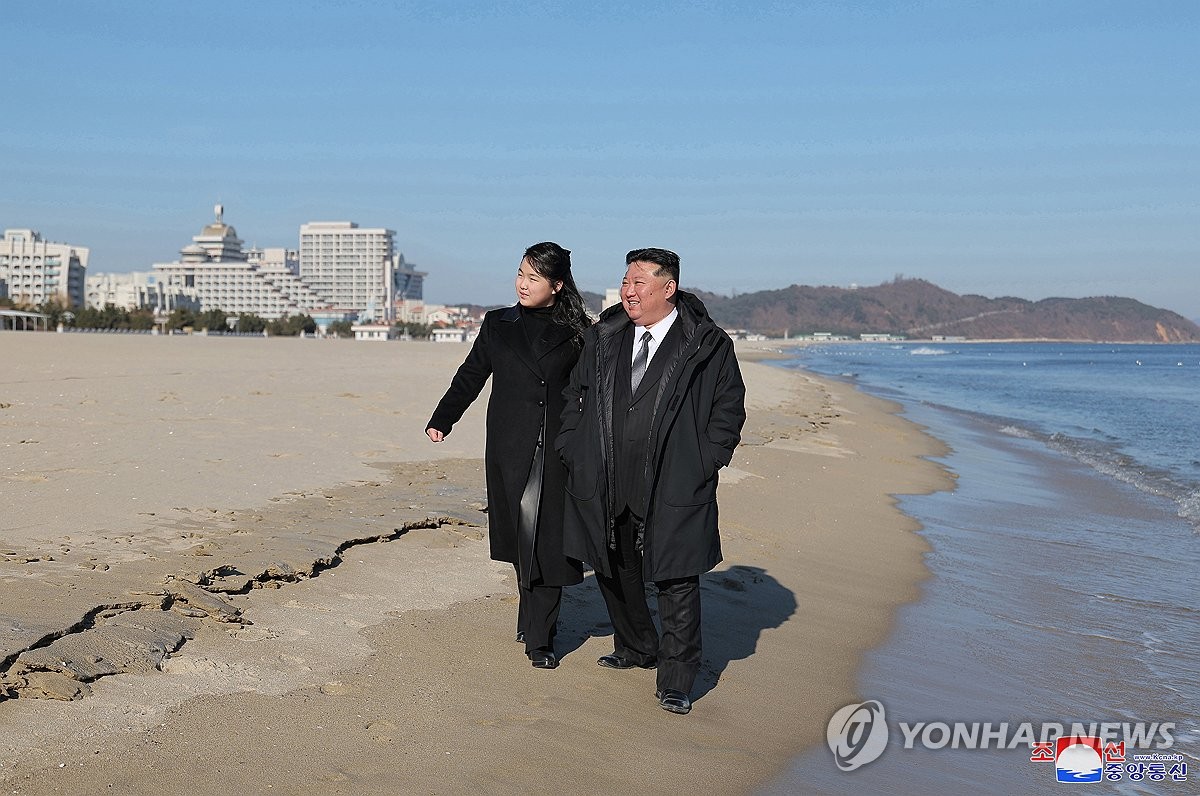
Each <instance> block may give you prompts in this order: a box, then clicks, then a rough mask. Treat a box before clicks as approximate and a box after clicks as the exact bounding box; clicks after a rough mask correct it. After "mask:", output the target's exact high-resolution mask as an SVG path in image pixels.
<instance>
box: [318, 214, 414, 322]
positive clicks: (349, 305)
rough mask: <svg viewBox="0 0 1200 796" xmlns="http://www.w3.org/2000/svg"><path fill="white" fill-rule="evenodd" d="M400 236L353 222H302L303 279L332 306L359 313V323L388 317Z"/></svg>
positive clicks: (389, 231)
mask: <svg viewBox="0 0 1200 796" xmlns="http://www.w3.org/2000/svg"><path fill="white" fill-rule="evenodd" d="M395 235H396V233H395V232H393V231H392V230H390V229H382V228H371V229H367V228H362V227H359V226H358V224H355V223H354V222H352V221H313V222H310V223H308V224H303V225H301V227H300V278H301V279H302V280H304V283H305V284H307V285H308V286H309V287H311V288H312V289H313V290H314V291H316V292H317V293H318V294H319V295H320V296H322V297H323V298H324V299H325V300H326V301H327V302H328V303H329V305H330V306H332V307H333V308H335V309H337V310H341V311H346V312H357V313H358V318H359V320H360V321H372V320H385V319H388V318H389V316H390V315H391V306H392V304H393V301H394V299H395V295H394V290H395V284H394V276H393V273H394V269H395V266H396V263H395V261H394V259H393V248H394V243H393V240H394V238H395Z"/></svg>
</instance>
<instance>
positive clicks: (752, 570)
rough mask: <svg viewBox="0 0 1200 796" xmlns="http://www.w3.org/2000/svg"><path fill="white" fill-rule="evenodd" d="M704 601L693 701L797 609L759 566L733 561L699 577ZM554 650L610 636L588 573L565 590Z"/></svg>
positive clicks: (788, 592)
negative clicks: (700, 657) (701, 645)
mask: <svg viewBox="0 0 1200 796" xmlns="http://www.w3.org/2000/svg"><path fill="white" fill-rule="evenodd" d="M700 595H701V601H702V605H703V609H702V610H703V620H702V621H703V627H702V631H701V632H702V634H703V643H704V662H703V663H702V665H701V667H700V674H699V676H698V677H697V678H696V685H695V687H694V688H693V689H692V700H693V701H695V700H698V699H700V698H702V697H703V696H704V695H705V694H707V693H708V692H709V691H711V690H713V688H715V687H716V685H717V682H718V681H719V680H720V678H721V673H722V672H724V671H725V669H726V667H728V666H729V663H730V662H731V661H738V660H742V659H744V658H749V657H750V656H751V655H753V654H754V651H755V650H756V649H757V648H758V639H759V636H760V635H762V632H763V631H764V630H768V629H770V628H773V627H779V626H780V625H782V624H783V623H784V622H786V621H787V620H788V618H789V617H790V616H791V615H792V614H793V613H795V612H796V595H795V594H793V593H792V591H791V590H790V589H787V588H785V587H784V586H783V585H781V584H780V583H779V581H777V580H775V578H773V577H771V576H770V575H768V574H767V571H766V570H764V569H762V568H761V567H748V566H741V565H737V566H732V567H730V568H729V569H725V570H719V571H716V572H710V573H708V574H707V575H704V576H702V577H701V578H700ZM647 598H648V599H649V603H650V612H651V614H654V615H655V616H657V614H658V611H657V608H656V603H657V600H656V599H655V598H654V587H653V586H650V587H648V588H647ZM558 624H559V633H558V638H557V639H556V641H555V644H554V646H555V649H557V650H558V654H559V657H560V658H565V657H566V656H568V655H570V654H571V653H573V652H575V651H576V650H578V649H579V648H580V647H581V646H583V643H584V642H585V641H587V640H588V639H589V638H591V637H593V636H595V637H603V636H611V635H612V624H611V623H610V622H609V621H608V611H607V609H605V607H604V599H603V598H602V597H601V596H600V589H599V587H598V586H597V585H596V576H595V574H594V573H592V572H589V573H588V574H587V575H586V576H585V577H584V579H583V583H582V584H580V585H578V586H571V587H569V588H566V589H563V602H562V611H561V613H560V616H559V623H558Z"/></svg>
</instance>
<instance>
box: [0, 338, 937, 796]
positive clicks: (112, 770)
mask: <svg viewBox="0 0 1200 796" xmlns="http://www.w3.org/2000/svg"><path fill="white" fill-rule="evenodd" d="M754 346H757V347H754ZM768 348H769V346H765V345H763V344H750V345H747V346H745V347H742V348H739V356H740V358H741V361H742V367H743V372H744V376H745V379H746V383H747V387H748V398H747V402H748V410H749V419H748V422H747V426H746V429H745V432H744V438H743V443H742V445H741V446H740V447H739V449H738V451H737V454H736V455H735V457H734V460H733V463H732V466H731V467H730V468H729V469H727V470H725V471H723V475H722V483H721V488H720V493H719V500H720V506H721V517H722V540H723V549H724V553H725V561H724V562H723V563H722V564H721V565H720V566H719V567H718V568H717V570H716V571H714V572H713V573H711V574H709V575H707V576H706V577H705V578H704V579H703V584H702V589H703V594H704V597H703V600H704V603H703V605H704V611H705V615H704V625H703V630H704V644H705V665H704V670H703V672H702V674H701V678H700V681H699V683H698V686H697V690H696V692H695V693H694V694H693V697H694V699H695V708H694V710H693V711H692V713H691V714H690V715H688V716H685V717H681V716H676V715H673V714H669V713H666V712H665V711H663V710H661V709H660V708H659V707H658V704H657V701H656V700H655V699H654V695H653V690H654V675H653V672H646V671H641V670H635V671H629V672H614V671H611V670H606V669H603V668H601V667H598V666H596V664H595V659H596V658H597V657H598V656H599V655H602V654H605V653H607V652H610V651H611V649H612V646H611V643H612V642H611V628H610V627H609V626H608V625H607V623H606V614H605V611H604V607H603V604H602V601H601V599H600V596H599V593H598V591H597V589H596V586H595V583H594V579H593V578H592V577H591V576H590V575H589V576H588V577H587V578H586V579H585V581H584V583H583V584H582V585H581V586H578V587H574V588H571V589H569V590H567V592H566V594H565V596H564V606H563V613H562V621H561V629H560V633H559V639H558V649H559V653H560V656H561V658H562V665H561V666H560V667H559V668H558V669H556V670H553V671H539V670H535V669H533V668H532V667H530V665H529V662H528V660H527V659H526V658H525V657H524V655H523V654H522V649H521V647H520V646H518V645H517V644H515V643H513V629H514V623H515V604H516V602H515V601H516V596H515V584H514V581H513V577H512V568H511V567H510V566H509V565H507V564H502V563H498V562H493V561H490V560H489V558H488V552H487V540H486V533H487V528H486V513H485V512H484V509H485V503H484V484H483V475H482V454H483V416H484V406H485V402H484V400H483V397H481V400H479V401H478V402H477V403H476V405H475V406H474V407H472V409H471V411H470V412H469V413H468V415H467V417H466V418H464V420H463V421H462V423H460V424H459V426H458V427H456V428H455V430H454V433H453V434H452V435H451V436H450V437H448V438H447V440H446V442H444V443H443V444H441V445H436V446H435V445H432V444H430V443H429V442H428V440H427V439H426V438H425V436H424V434H423V428H424V422H425V420H426V419H427V418H428V416H429V413H430V411H431V409H432V407H433V406H434V404H435V403H436V401H437V399H438V398H439V397H440V395H441V393H442V391H443V390H444V389H445V387H446V385H447V384H448V383H449V380H450V377H451V376H452V374H453V373H454V370H455V368H456V367H457V366H458V364H459V363H460V362H461V360H462V358H463V356H465V354H466V351H467V347H466V346H465V345H459V344H432V343H400V342H392V343H366V342H351V341H336V340H296V339H263V338H238V339H225V338H202V337H148V336H121V335H61V334H46V333H42V334H34V333H15V332H14V333H0V357H2V358H3V362H4V363H5V368H4V370H3V372H2V373H0V452H2V455H3V460H2V461H0V695H3V696H2V697H0V785H3V787H4V789H5V791H6V792H12V793H21V794H50V793H69V794H90V793H122V794H151V793H153V794H164V793H166V794H177V793H178V794H182V793H207V792H218V791H222V792H224V791H237V792H247V793H295V794H327V793H345V794H351V793H353V794H364V793H370V794H392V793H461V792H468V791H482V792H491V793H516V792H527V791H529V790H531V789H537V788H546V789H548V790H551V791H554V792H560V791H565V790H584V789H586V790H588V791H590V792H596V793H610V792H617V791H629V790H631V789H636V790H637V791H639V792H643V793H674V792H680V791H687V790H700V789H703V790H704V791H705V792H715V793H746V792H753V791H754V790H755V788H756V787H758V786H760V785H762V784H763V783H766V782H769V781H770V780H771V779H772V778H773V777H775V776H776V775H777V774H778V773H779V772H780V771H781V769H782V768H783V767H784V766H786V765H787V763H788V762H789V761H790V760H791V759H792V758H793V756H794V755H796V754H797V752H799V751H800V750H802V749H805V748H807V747H809V746H812V745H814V744H818V743H824V733H825V724H826V722H827V720H828V718H829V716H830V715H831V714H832V713H833V712H834V711H835V710H836V709H837V708H839V707H841V706H842V705H845V704H847V703H849V702H851V701H854V700H856V699H857V698H858V694H857V693H856V690H855V675H856V672H857V671H858V667H859V665H860V662H861V659H862V655H863V654H864V652H865V651H867V650H869V649H870V648H872V647H873V646H875V645H877V644H879V643H880V642H881V640H882V639H883V638H884V637H885V636H886V634H887V633H888V629H889V625H890V622H891V620H892V617H893V615H894V612H895V610H896V608H897V607H898V606H899V605H901V604H903V603H905V602H908V601H911V600H913V599H915V597H916V596H917V593H918V589H919V585H920V582H921V580H922V579H923V578H924V577H925V576H926V570H925V568H924V565H923V563H922V554H923V552H924V551H925V545H924V542H923V541H922V540H921V539H920V537H918V536H917V535H916V534H915V533H914V531H915V525H914V523H913V522H912V521H911V520H910V519H909V518H907V517H905V516H904V515H903V514H902V513H900V512H899V511H898V510H897V509H896V507H895V500H894V499H893V497H892V496H893V495H896V494H911V493H921V492H928V491H932V490H938V489H945V488H948V487H949V486H950V485H951V481H950V478H949V476H948V475H947V474H946V473H945V471H944V470H942V469H941V468H940V467H938V466H937V465H935V464H933V463H931V462H929V461H927V460H926V459H924V458H923V457H927V456H933V455H938V454H940V453H942V450H941V448H940V445H939V443H937V442H936V441H935V440H933V439H932V438H931V437H929V436H927V435H926V434H924V433H922V432H921V430H920V429H919V428H918V427H917V426H915V425H914V424H912V423H910V422H908V421H906V420H903V419H901V418H899V417H897V416H896V415H895V414H894V410H895V407H893V406H891V405H890V404H887V403H885V402H882V401H879V400H877V399H873V398H869V397H866V396H863V395H861V394H859V393H856V392H854V391H853V390H852V389H850V388H849V387H846V386H844V385H841V384H838V383H835V382H831V381H827V380H822V379H818V378H815V377H812V376H809V375H806V374H803V373H798V372H791V371H784V370H782V369H778V368H774V367H772V366H770V365H769V364H766V363H763V362H760V361H756V360H760V359H763V358H765V357H768V356H770V354H769V351H768V350H767V349H768ZM614 759H620V760H622V761H626V762H625V764H623V765H621V766H620V767H619V768H618V767H614V765H613V764H612V763H611V761H612V760H614ZM831 765H832V762H831Z"/></svg>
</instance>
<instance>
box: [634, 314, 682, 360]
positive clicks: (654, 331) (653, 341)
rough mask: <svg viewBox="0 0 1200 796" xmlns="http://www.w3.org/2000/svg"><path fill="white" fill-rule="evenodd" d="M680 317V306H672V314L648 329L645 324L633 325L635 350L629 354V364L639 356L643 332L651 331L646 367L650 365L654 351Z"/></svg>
mask: <svg viewBox="0 0 1200 796" xmlns="http://www.w3.org/2000/svg"><path fill="white" fill-rule="evenodd" d="M678 317H679V308H678V307H672V308H671V314H670V315H668V316H667V317H665V318H663V319H662V320H661V321H659V322H658V323H656V324H654V325H653V326H651V327H650V328H649V329H647V328H646V327H645V326H637V325H634V327H633V351H632V352H631V353H630V355H629V364H630V365H631V366H632V365H633V360H634V359H636V358H637V352H638V350H639V349H641V347H642V332H649V333H650V355H649V356H648V357H646V367H650V362H651V361H652V360H653V359H654V352H655V351H657V350H658V347H659V346H660V345H662V341H663V340H664V339H665V338H666V336H667V332H669V331H671V325H672V324H674V323H675V319H676V318H678Z"/></svg>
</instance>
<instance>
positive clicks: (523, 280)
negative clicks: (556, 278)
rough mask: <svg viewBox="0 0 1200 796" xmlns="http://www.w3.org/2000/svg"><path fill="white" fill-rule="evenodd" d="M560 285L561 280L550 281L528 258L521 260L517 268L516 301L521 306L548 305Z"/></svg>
mask: <svg viewBox="0 0 1200 796" xmlns="http://www.w3.org/2000/svg"><path fill="white" fill-rule="evenodd" d="M561 287H562V282H551V281H550V280H549V279H547V278H546V277H544V276H542V275H541V274H539V273H538V272H537V271H536V270H534V268H533V266H532V265H530V264H529V261H528V260H522V261H521V267H520V268H518V269H517V301H519V302H521V306H522V307H529V308H530V309H537V308H539V307H549V306H550V305H552V304H553V303H554V295H555V293H557V292H558V291H559V289H560V288H561Z"/></svg>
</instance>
